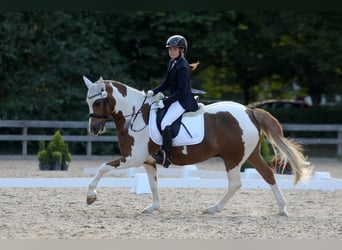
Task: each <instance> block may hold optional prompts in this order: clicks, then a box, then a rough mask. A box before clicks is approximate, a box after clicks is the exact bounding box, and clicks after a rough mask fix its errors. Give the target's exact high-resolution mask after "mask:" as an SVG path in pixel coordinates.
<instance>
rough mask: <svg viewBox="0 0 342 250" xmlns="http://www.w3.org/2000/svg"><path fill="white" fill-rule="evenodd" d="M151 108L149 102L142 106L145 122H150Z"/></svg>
mask: <svg viewBox="0 0 342 250" xmlns="http://www.w3.org/2000/svg"><path fill="white" fill-rule="evenodd" d="M150 110H151V106H150V105H149V104H148V103H145V104H144V105H142V106H141V115H142V118H143V120H144V122H145V124H148V122H149V118H150Z"/></svg>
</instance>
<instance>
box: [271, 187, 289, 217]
mask: <svg viewBox="0 0 342 250" xmlns="http://www.w3.org/2000/svg"><path fill="white" fill-rule="evenodd" d="M270 186H271V189H272V192H273V194H274V196H275V198H276V200H277V203H278V205H279V213H278V214H279V215H282V216H288V213H287V211H286V200H285V198H284V196H283V194H282V193H281V191H280V189H279V187H278V185H277V183H276V184H274V185H270Z"/></svg>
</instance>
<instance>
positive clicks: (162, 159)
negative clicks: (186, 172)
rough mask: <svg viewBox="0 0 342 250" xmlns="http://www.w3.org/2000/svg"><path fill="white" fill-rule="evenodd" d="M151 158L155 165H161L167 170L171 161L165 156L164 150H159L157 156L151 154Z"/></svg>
mask: <svg viewBox="0 0 342 250" xmlns="http://www.w3.org/2000/svg"><path fill="white" fill-rule="evenodd" d="M152 157H153V158H154V159H155V160H156V163H157V164H161V165H163V166H164V167H165V168H168V167H169V165H170V164H171V160H170V159H169V157H167V156H166V153H165V150H160V151H159V152H158V153H157V154H153V155H152Z"/></svg>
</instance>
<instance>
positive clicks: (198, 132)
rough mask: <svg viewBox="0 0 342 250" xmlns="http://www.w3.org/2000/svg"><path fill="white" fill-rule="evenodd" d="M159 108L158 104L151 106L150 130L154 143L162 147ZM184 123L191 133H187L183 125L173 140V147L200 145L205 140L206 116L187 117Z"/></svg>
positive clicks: (184, 117) (183, 119)
mask: <svg viewBox="0 0 342 250" xmlns="http://www.w3.org/2000/svg"><path fill="white" fill-rule="evenodd" d="M156 116H157V107H156V104H153V105H152V106H151V111H150V120H149V130H150V137H151V139H152V141H153V142H154V143H156V144H158V145H162V141H163V139H162V135H161V134H160V132H159V130H158V127H157V122H156ZM182 123H183V124H184V125H185V126H186V128H187V130H188V131H189V132H190V135H189V133H188V132H187V131H186V129H185V128H184V126H183V125H182V124H181V125H180V129H179V133H178V135H177V136H176V137H175V138H173V140H172V145H173V146H185V145H194V144H198V143H200V142H201V141H202V140H203V138H204V115H203V112H201V113H200V114H196V115H190V116H189V115H185V116H183V118H182Z"/></svg>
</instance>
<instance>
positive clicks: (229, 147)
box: [83, 77, 311, 215]
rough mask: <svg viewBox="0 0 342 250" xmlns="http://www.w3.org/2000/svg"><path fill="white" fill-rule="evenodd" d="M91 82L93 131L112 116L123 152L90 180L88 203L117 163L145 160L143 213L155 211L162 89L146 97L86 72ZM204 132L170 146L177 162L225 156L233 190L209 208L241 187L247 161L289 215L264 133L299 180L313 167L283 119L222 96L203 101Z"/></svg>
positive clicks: (102, 128) (134, 163)
mask: <svg viewBox="0 0 342 250" xmlns="http://www.w3.org/2000/svg"><path fill="white" fill-rule="evenodd" d="M83 80H84V83H85V85H86V86H87V88H88V93H87V103H88V106H89V111H90V113H89V133H90V134H91V135H93V136H97V135H99V134H101V133H104V132H105V123H106V121H107V120H108V119H109V117H112V118H113V120H114V123H115V126H116V129H117V135H118V142H119V147H120V153H121V157H120V158H119V159H116V160H113V161H110V162H107V163H104V164H102V165H101V166H100V167H99V168H98V170H97V173H96V175H95V177H94V178H93V180H92V181H91V183H90V184H89V187H88V191H87V204H88V205H89V204H92V203H93V202H94V201H95V200H96V198H97V193H96V187H97V185H98V183H99V181H100V179H101V177H102V176H103V175H104V174H106V173H108V172H109V171H111V170H113V169H115V168H120V169H122V168H130V167H138V166H142V165H144V167H145V170H146V172H147V175H148V179H149V184H150V188H151V191H152V204H151V205H150V206H147V207H146V208H144V210H143V213H153V212H154V211H155V210H157V209H159V208H160V200H159V193H158V178H157V166H156V163H155V161H154V159H153V158H152V157H151V154H153V153H156V152H157V151H158V150H159V145H157V144H155V143H154V142H153V141H152V140H151V139H150V132H149V127H148V126H149V125H148V123H149V112H150V110H151V105H152V103H153V102H156V101H157V100H156V98H158V95H156V96H154V97H152V98H146V95H145V92H144V91H138V90H136V89H134V88H132V87H129V86H127V85H125V84H123V83H120V82H116V81H112V80H103V79H102V77H101V78H100V79H99V80H98V81H97V82H95V83H93V82H91V81H90V80H89V79H87V78H86V77H83ZM204 129H205V135H204V139H203V140H202V142H201V143H199V144H195V145H188V146H175V147H173V148H172V150H171V158H172V163H173V164H175V165H180V166H182V165H188V164H196V163H199V162H202V161H205V160H207V159H209V158H212V157H221V158H222V160H223V162H224V164H225V168H226V171H227V176H228V190H227V191H226V193H225V194H224V196H223V197H222V198H221V199H220V200H218V201H217V202H216V204H215V205H213V206H212V207H209V208H207V209H206V210H205V211H204V213H209V214H214V213H217V212H220V211H221V210H222V209H223V208H224V206H225V204H226V203H227V202H228V200H229V199H230V198H231V197H232V196H233V195H234V194H235V192H236V191H237V190H238V189H239V188H240V187H241V178H240V167H241V165H242V164H243V163H244V162H245V161H248V162H249V163H250V164H251V165H252V166H253V167H254V168H255V169H256V170H257V171H258V172H259V173H260V175H261V176H262V177H263V179H264V180H265V181H266V182H267V183H268V184H269V185H270V188H271V190H272V192H273V194H274V196H275V199H276V201H277V203H278V206H279V211H278V214H279V215H287V211H286V201H285V198H284V196H283V194H282V192H281V191H280V189H279V187H278V185H277V183H276V179H275V175H274V171H273V169H272V168H271V167H270V166H269V165H268V164H267V163H266V162H265V161H264V159H263V157H262V156H261V154H260V142H261V134H262V133H264V134H265V135H266V138H267V140H268V141H269V143H270V144H271V145H272V147H273V149H274V153H275V155H276V157H277V159H280V160H282V161H283V162H286V161H288V162H289V163H290V164H291V166H292V168H293V171H294V175H295V176H294V185H295V184H297V183H298V182H299V181H300V180H303V179H304V178H306V177H308V176H310V174H311V168H310V167H309V163H308V162H307V161H306V158H305V157H304V155H303V154H302V148H301V146H300V145H298V144H296V143H294V142H292V141H290V140H289V139H287V138H285V137H284V135H283V130H282V128H281V125H280V124H279V122H278V121H277V120H276V119H275V118H274V117H273V116H272V115H271V114H269V113H268V112H266V111H264V110H262V109H250V108H247V107H246V106H244V105H241V104H238V103H235V102H217V103H213V104H210V105H206V106H205V107H204Z"/></svg>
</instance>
